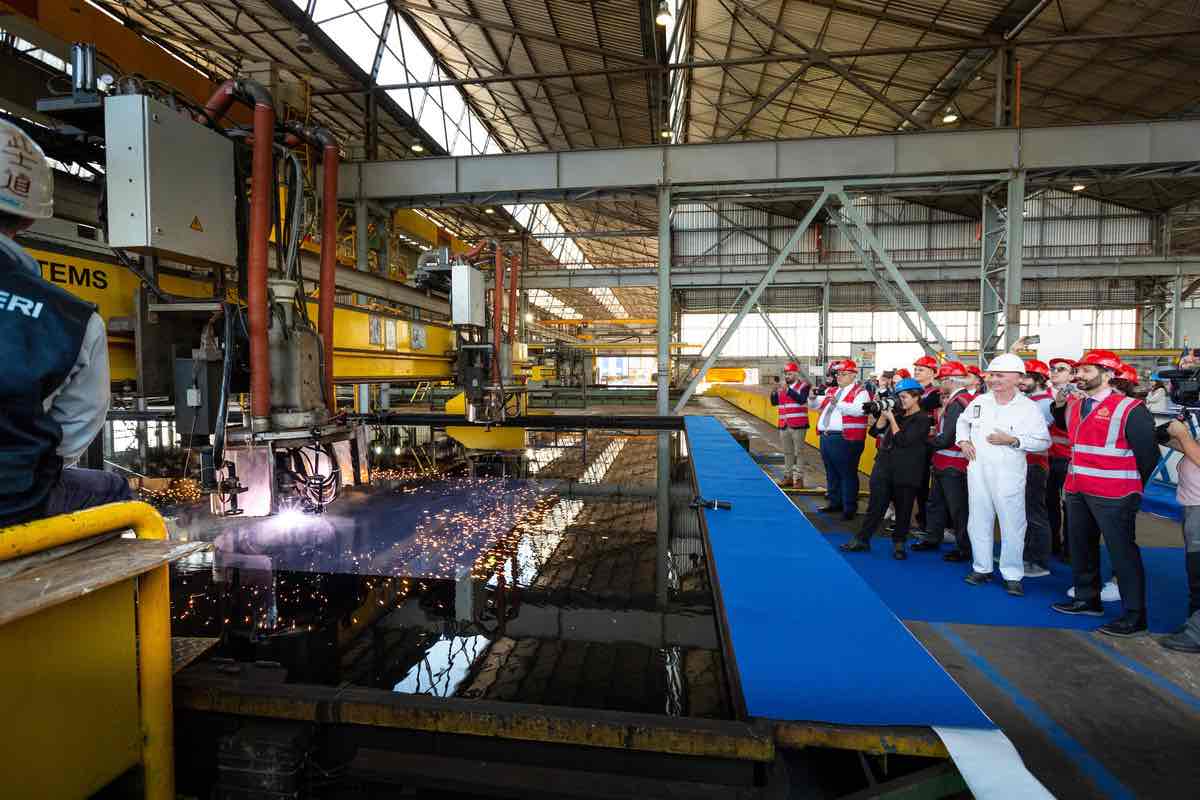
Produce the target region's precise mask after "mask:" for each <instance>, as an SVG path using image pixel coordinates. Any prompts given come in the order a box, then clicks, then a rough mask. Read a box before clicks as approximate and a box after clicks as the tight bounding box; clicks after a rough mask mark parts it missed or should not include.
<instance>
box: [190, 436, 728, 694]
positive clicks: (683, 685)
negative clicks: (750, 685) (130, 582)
mask: <svg viewBox="0 0 1200 800" xmlns="http://www.w3.org/2000/svg"><path fill="white" fill-rule="evenodd" d="M655 460H656V458H655V439H654V437H653V435H650V436H631V435H620V436H616V435H601V434H596V433H594V432H593V433H589V434H588V435H587V436H586V437H585V436H582V435H580V434H562V433H560V434H557V435H554V434H545V435H542V436H539V437H538V438H536V439H534V440H533V443H532V446H531V447H530V448H529V449H528V450H526V452H525V453H524V454H523V456H522V457H520V458H516V459H495V460H492V461H488V462H479V463H477V464H476V465H475V466H474V468H473V471H474V473H475V475H476V477H468V476H465V475H462V476H440V477H426V478H422V479H419V480H400V481H395V482H394V485H390V486H384V487H377V488H376V490H375V491H374V492H371V493H364V494H355V495H350V496H347V497H345V498H343V499H342V500H340V501H338V503H337V504H335V505H334V506H333V507H331V509H330V511H329V513H326V514H325V515H322V516H315V517H314V516H307V515H299V514H291V513H285V514H283V515H279V516H276V517H271V518H264V519H246V520H235V521H230V520H228V519H227V520H223V521H221V524H220V525H211V526H209V527H208V528H207V529H206V528H204V527H203V526H196V527H195V528H193V529H189V530H188V535H189V536H191V537H195V538H206V539H211V540H212V541H213V542H214V549H213V550H212V551H211V552H209V553H205V554H202V555H200V556H197V557H195V558H192V559H189V560H187V561H185V562H181V563H179V564H178V565H176V567H175V569H174V571H173V573H172V602H173V633H174V634H175V635H176V636H215V637H220V643H219V644H218V646H217V648H216V650H215V651H214V652H213V654H212V657H211V658H210V659H209V661H208V663H206V664H201V665H200V668H203V669H215V670H219V671H222V672H225V673H226V674H233V673H234V672H235V671H236V670H238V669H242V668H243V667H246V668H249V667H248V663H249V662H258V663H259V667H258V669H264V668H265V669H268V670H274V671H275V672H277V673H278V674H279V675H281V676H282V677H283V678H284V679H285V680H286V681H287V682H289V683H316V684H323V685H338V686H340V685H351V686H359V687H372V688H377V689H386V690H390V691H395V692H401V693H408V694H420V695H430V696H436V697H455V698H467V699H486V700H503V701H511V702H520V703H536V704H545V705H557V706H569V707H575V708H591V709H604V710H610V711H628V712H641V713H657V714H666V715H674V716H691V717H707V718H728V717H730V716H731V714H732V711H731V709H732V708H733V707H734V705H733V703H732V702H731V699H730V696H729V688H728V686H727V685H726V680H725V672H724V665H723V661H722V656H721V652H720V645H719V643H718V642H719V640H718V635H717V628H716V623H715V619H714V616H713V614H714V612H713V597H712V590H711V587H710V586H709V582H708V575H707V564H706V563H705V558H704V548H703V544H702V541H701V539H700V533H699V522H698V519H697V518H696V513H697V512H695V511H693V510H690V509H688V508H687V506H686V501H676V503H675V506H674V509H673V514H672V517H673V521H674V522H673V525H672V531H671V535H670V554H671V555H670V565H669V573H668V586H669V590H668V595H667V597H666V598H660V597H658V596H657V595H656V515H655V501H654V498H653V487H654V485H655V478H656V467H655ZM673 471H674V472H675V474H676V475H677V478H676V479H677V480H678V479H679V476H682V475H684V474H685V473H686V464H683V463H677V464H675V465H674V469H673ZM485 474H487V476H486V477H484V475H485ZM385 477H387V476H386V475H385ZM392 477H401V476H398V475H397V476H392ZM564 487H566V488H564ZM615 492H621V494H615ZM263 662H275V664H277V665H278V666H274V665H272V664H270V663H267V664H266V665H265V666H264V663H263ZM239 665H240V666H239Z"/></svg>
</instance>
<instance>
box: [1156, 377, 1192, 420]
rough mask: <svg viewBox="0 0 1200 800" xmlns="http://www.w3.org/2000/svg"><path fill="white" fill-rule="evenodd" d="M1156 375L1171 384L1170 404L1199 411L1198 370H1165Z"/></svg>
mask: <svg viewBox="0 0 1200 800" xmlns="http://www.w3.org/2000/svg"><path fill="white" fill-rule="evenodd" d="M1158 374H1159V377H1161V378H1166V379H1167V380H1168V381H1170V382H1171V390H1170V396H1171V402H1173V403H1175V404H1176V405H1178V406H1182V407H1183V408H1187V409H1193V410H1196V409H1200V369H1165V370H1162V371H1161V372H1159V373H1158Z"/></svg>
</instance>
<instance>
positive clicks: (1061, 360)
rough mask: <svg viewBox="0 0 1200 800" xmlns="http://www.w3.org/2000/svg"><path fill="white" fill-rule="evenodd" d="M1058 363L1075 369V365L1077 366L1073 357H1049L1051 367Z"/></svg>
mask: <svg viewBox="0 0 1200 800" xmlns="http://www.w3.org/2000/svg"><path fill="white" fill-rule="evenodd" d="M1058 364H1066V365H1067V366H1068V367H1070V368H1071V369H1075V367H1076V366H1077V365H1076V363H1075V361H1074V359H1070V358H1052V359H1050V366H1051V367H1054V366H1057V365H1058Z"/></svg>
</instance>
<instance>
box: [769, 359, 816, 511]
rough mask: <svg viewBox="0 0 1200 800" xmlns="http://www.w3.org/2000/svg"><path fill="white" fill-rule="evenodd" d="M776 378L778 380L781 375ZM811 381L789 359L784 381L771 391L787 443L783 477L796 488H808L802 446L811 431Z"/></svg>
mask: <svg viewBox="0 0 1200 800" xmlns="http://www.w3.org/2000/svg"><path fill="white" fill-rule="evenodd" d="M775 382H776V383H777V384H778V382H779V379H778V378H776V379H775ZM811 389H812V386H810V385H809V383H808V381H806V380H804V379H803V378H801V377H800V366H799V365H798V364H796V363H795V362H794V361H790V362H788V365H787V366H786V367H784V370H783V385H782V386H776V388H775V390H774V391H772V392H771V405H773V406H778V407H779V438H780V440H781V441H782V443H783V475H784V477H783V480H782V481H781V483H788V484H789V485H790V486H791V487H792V488H793V489H803V488H804V472H803V470H804V468H803V465H802V464H801V463H800V450H801V449H802V448H803V447H804V436H805V434H807V433H808V393H809V391H810V390H811Z"/></svg>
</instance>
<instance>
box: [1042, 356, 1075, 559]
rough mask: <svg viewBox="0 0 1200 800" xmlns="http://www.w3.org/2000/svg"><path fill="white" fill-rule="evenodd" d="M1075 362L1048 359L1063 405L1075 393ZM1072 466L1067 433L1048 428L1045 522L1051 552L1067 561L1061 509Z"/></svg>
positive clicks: (1053, 388) (1055, 391)
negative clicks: (1048, 533)
mask: <svg viewBox="0 0 1200 800" xmlns="http://www.w3.org/2000/svg"><path fill="white" fill-rule="evenodd" d="M1074 376H1075V362H1074V361H1073V360H1071V359H1069V358H1052V359H1050V386H1049V389H1050V394H1052V395H1054V398H1055V399H1056V400H1057V399H1059V398H1061V399H1062V400H1063V401H1064V402H1065V401H1066V397H1067V395H1069V394H1072V393H1074V392H1075V391H1077V389H1076V387H1075V383H1074V381H1073V378H1074ZM1070 463H1071V441H1070V440H1069V439H1068V438H1067V429H1066V428H1060V427H1058V424H1057V423H1052V424H1051V425H1050V472H1049V474H1048V475H1047V476H1046V518H1047V519H1048V520H1049V521H1050V552H1052V553H1054V555H1056V556H1059V557H1061V558H1062V559H1063V560H1064V561H1069V560H1070V558H1069V557H1068V555H1067V525H1066V515H1065V513H1064V509H1063V484H1065V483H1066V482H1067V465H1068V464H1070Z"/></svg>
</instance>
